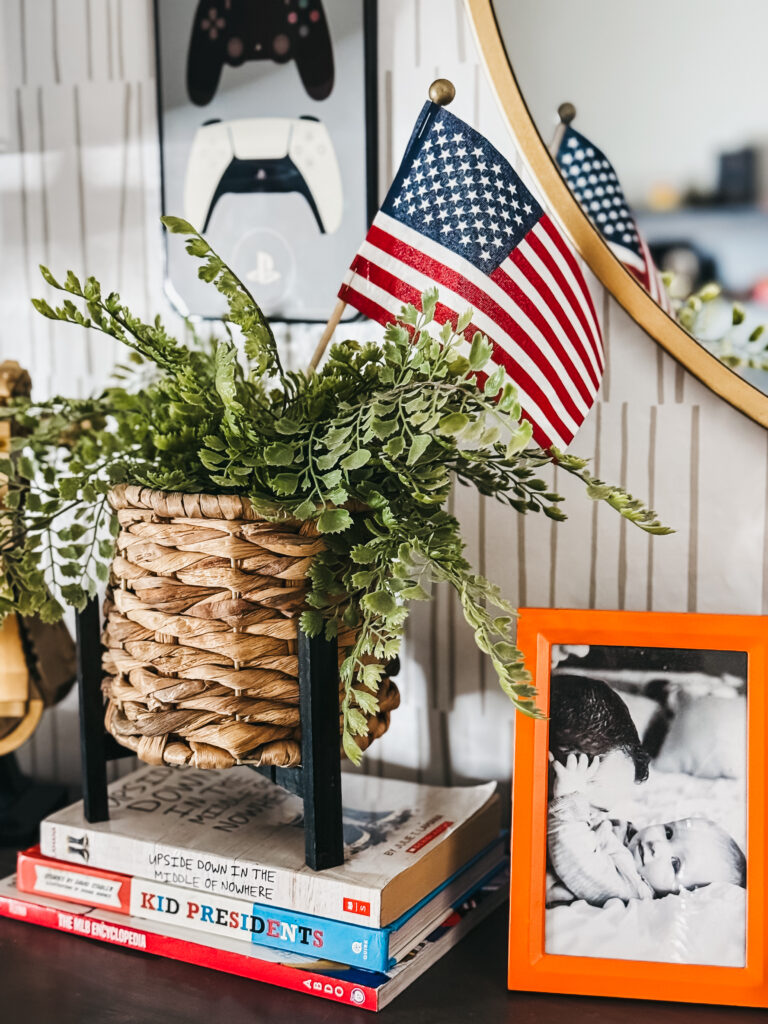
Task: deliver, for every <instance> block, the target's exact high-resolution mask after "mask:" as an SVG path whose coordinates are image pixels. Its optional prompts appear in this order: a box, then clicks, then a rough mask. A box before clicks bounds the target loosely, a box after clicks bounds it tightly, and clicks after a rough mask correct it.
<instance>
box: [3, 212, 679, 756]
mask: <svg viewBox="0 0 768 1024" xmlns="http://www.w3.org/2000/svg"><path fill="white" fill-rule="evenodd" d="M165 224H166V227H167V228H168V229H169V230H170V231H172V232H176V233H180V234H182V235H186V236H188V241H187V251H188V252H189V253H190V254H191V255H192V256H194V257H197V258H198V259H200V260H201V266H200V268H199V275H200V277H201V278H202V279H203V280H205V281H208V282H210V283H211V284H212V285H213V286H214V287H216V288H217V289H218V290H219V292H221V293H222V294H223V295H224V296H225V298H226V300H227V304H228V314H227V316H226V318H225V320H224V323H225V324H226V326H227V331H228V336H227V337H222V338H218V339H212V340H211V341H210V342H208V343H207V344H205V345H198V346H192V347H190V346H187V345H185V344H181V343H180V342H179V341H177V340H175V339H174V338H171V337H170V336H169V335H168V334H167V333H166V331H165V329H164V328H163V326H162V324H161V323H160V320H159V319H157V320H155V322H154V323H153V324H145V323H142V322H141V321H140V320H139V319H137V318H136V317H134V316H133V315H132V314H131V313H130V312H129V310H128V309H127V308H126V307H125V306H124V305H123V303H122V302H121V300H120V297H119V296H118V295H116V294H115V293H111V294H110V295H107V296H105V295H103V293H102V289H101V286H100V285H99V283H98V282H97V281H96V280H95V279H94V278H92V277H91V278H88V280H87V281H86V282H85V283H84V284H81V283H80V281H79V280H78V279H77V278H76V277H75V275H74V274H72V273H71V272H70V273H69V274H68V275H67V277H66V279H65V280H64V282H63V283H62V284H60V283H59V282H58V281H57V280H56V279H55V278H54V277H53V275H52V274H51V273H50V271H48V270H47V269H45V268H42V273H43V276H44V278H45V280H46V281H47V282H48V284H49V285H51V286H52V287H53V288H55V289H58V290H59V291H63V292H64V293H68V294H67V295H66V297H65V298H64V300H63V302H62V304H61V305H60V306H58V307H56V308H54V307H52V306H51V305H49V304H48V302H46V301H45V300H43V299H36V300H33V301H34V305H35V308H36V309H37V310H38V311H39V312H40V313H42V314H43V315H44V316H47V317H50V318H51V319H54V320H62V321H66V322H68V323H74V324H79V325H80V326H82V327H88V328H95V329H97V330H100V331H103V332H105V333H106V334H108V335H111V336H112V337H114V338H116V339H118V340H119V341H121V342H122V343H124V344H125V345H127V346H128V347H129V348H131V349H133V350H134V352H135V353H136V355H137V357H140V358H141V359H142V360H145V361H149V362H150V363H151V364H153V365H154V367H155V368H156V370H157V372H156V375H155V376H154V378H153V379H151V380H150V381H148V382H142V383H141V384H140V386H138V387H131V386H130V381H129V382H128V383H126V384H122V385H120V386H114V387H109V388H107V389H106V390H105V391H104V392H103V393H102V394H100V395H99V396H98V397H96V398H92V399H85V400H72V399H66V398H53V399H51V400H50V401H46V402H42V403H35V402H31V401H29V400H21V401H18V402H16V403H15V405H14V406H13V407H12V408H11V409H10V410H6V413H5V414H6V415H13V417H14V419H15V423H16V428H17V432H18V435H19V436H17V437H16V439H15V442H14V447H15V452H14V454H13V456H12V458H11V459H7V460H4V461H3V462H2V463H0V473H2V474H4V475H5V476H6V477H7V478H8V484H7V487H8V490H7V495H6V498H5V502H6V506H7V512H6V513H4V515H3V517H2V518H1V519H0V555H1V556H2V562H3V564H2V570H3V576H4V590H3V592H2V594H0V614H3V613H7V612H9V611H12V610H18V611H21V612H22V613H24V614H33V613H37V614H40V615H41V616H42V617H43V618H46V619H53V618H56V617H57V616H58V615H60V614H61V606H60V600H62V601H64V602H67V603H69V604H73V605H75V606H76V607H82V606H83V604H84V602H85V601H86V599H87V596H88V595H93V594H95V593H96V591H97V587H98V581H106V580H107V578H108V573H109V562H110V560H111V557H112V554H113V547H114V537H115V535H116V533H117V524H116V519H115V517H114V515H113V514H112V512H111V510H110V508H109V505H108V503H107V494H108V491H109V489H110V487H111V486H112V485H114V484H116V483H118V482H123V481H130V482H133V483H137V484H141V485H145V486H147V487H153V488H160V489H163V490H171V491H185V492H209V493H210V492H214V493H236V494H239V495H245V496H247V497H248V498H250V500H251V501H252V503H253V505H254V506H255V508H256V509H257V511H258V512H260V513H261V514H262V515H264V516H265V517H267V518H269V519H273V520H280V519H282V518H285V517H293V518H294V519H297V520H315V521H316V523H317V528H318V530H319V532H320V533H321V534H323V535H324V537H325V540H326V543H327V550H326V551H325V552H324V553H322V554H320V555H318V556H317V557H316V558H315V559H314V560H313V564H312V568H311V570H310V573H309V577H310V589H309V594H308V597H307V605H308V609H307V610H306V611H305V612H303V614H302V616H301V625H302V628H303V629H304V630H306V631H307V632H308V633H309V634H311V635H316V634H318V633H319V632H321V631H322V630H324V631H325V634H326V636H328V637H332V636H334V635H335V634H336V633H337V631H338V630H339V629H340V628H342V627H343V626H346V627H357V628H358V629H359V632H358V634H357V640H356V642H355V645H354V647H353V649H352V650H351V652H350V654H349V656H348V657H347V658H346V660H345V661H344V663H343V664H342V666H341V677H342V680H343V685H344V698H343V704H342V711H343V719H344V720H343V744H344V749H345V751H346V753H347V755H348V757H349V758H350V759H351V760H352V761H354V762H357V761H359V759H360V750H359V747H358V745H357V744H356V743H355V739H354V738H355V736H358V735H362V734H364V733H365V732H366V729H367V724H366V715H369V714H374V713H375V712H376V711H377V709H378V704H377V700H376V696H375V694H376V692H377V688H378V684H379V680H380V679H381V676H382V674H383V671H384V669H383V667H382V665H383V664H385V663H386V662H387V661H388V660H389V659H390V658H392V657H393V656H394V655H395V654H396V653H397V651H398V649H399V646H400V640H401V636H402V633H403V626H404V623H405V620H406V617H407V614H408V606H409V604H410V602H411V601H413V600H423V599H426V598H428V596H429V586H430V583H431V582H432V581H446V582H448V583H450V585H451V586H452V587H453V588H454V589H455V590H456V592H457V593H458V595H459V598H460V601H461V606H462V609H463V613H464V616H465V618H466V620H467V622H468V623H469V625H470V626H471V627H472V629H473V631H474V636H475V641H476V643H477V645H478V647H479V648H480V649H481V650H483V651H485V652H486V654H487V655H488V657H489V658H490V659H491V662H492V664H493V667H494V669H495V671H496V673H497V675H498V678H499V681H500V683H501V686H502V688H503V690H504V691H505V692H506V693H507V694H508V695H509V696H510V698H511V699H512V701H513V703H514V704H515V705H516V706H517V707H518V708H520V709H521V710H523V711H526V712H528V713H529V714H535V713H536V708H535V702H534V696H535V692H534V689H533V688H532V686H531V684H530V677H529V674H528V673H527V671H526V670H525V668H524V666H523V661H522V657H521V655H520V652H519V651H518V649H517V647H516V646H515V642H514V637H515V634H514V611H513V609H512V608H511V607H510V606H509V605H508V604H507V602H506V601H505V600H504V599H503V597H502V596H501V594H500V592H499V590H498V589H497V588H496V587H495V586H493V585H491V583H489V582H488V581H487V580H486V579H484V578H483V577H481V576H478V575H477V574H475V573H474V572H473V571H472V568H471V566H470V564H469V563H468V562H467V560H466V559H465V558H464V555H463V548H464V544H463V541H462V538H461V535H460V531H459V524H458V522H457V521H456V519H455V518H454V517H453V516H452V515H450V514H449V513H448V512H447V511H446V504H447V500H448V497H449V492H450V489H451V486H452V484H453V482H454V481H458V483H459V484H461V485H472V486H474V487H475V488H476V489H477V490H478V491H479V492H480V493H481V494H484V495H492V496H493V497H495V498H497V499H499V500H500V501H502V502H505V503H506V504H508V505H509V506H510V507H511V509H513V510H514V511H515V512H518V513H527V512H543V513H544V515H546V516H549V517H550V518H551V519H554V520H561V519H564V518H565V515H564V513H563V512H562V510H561V508H560V502H561V501H562V499H561V497H560V495H558V494H556V493H554V492H553V491H551V490H550V489H549V487H548V486H547V484H546V483H544V482H543V481H542V480H541V479H540V478H539V475H538V474H539V471H541V470H542V469H544V468H545V467H547V466H548V465H550V464H551V463H556V464H557V466H558V467H559V468H560V469H561V470H562V471H564V472H566V473H569V474H571V475H573V476H575V477H578V478H579V479H580V480H581V481H582V482H583V483H584V485H585V488H586V492H587V495H588V496H589V497H590V498H593V499H600V500H603V501H606V502H607V503H608V504H609V505H611V506H612V507H613V508H614V509H616V510H617V511H618V512H619V513H620V514H621V515H622V516H624V518H626V519H628V520H630V521H631V522H633V523H636V524H637V525H638V526H640V527H641V528H642V529H644V530H647V531H648V532H649V533H666V532H668V531H667V530H666V528H665V527H663V526H661V525H660V523H659V522H658V520H657V519H656V515H655V513H654V512H652V511H650V510H647V509H645V508H644V507H643V505H642V504H641V503H640V502H638V501H636V500H635V499H633V498H632V497H631V495H629V494H627V493H626V492H625V491H624V490H622V489H621V488H619V487H611V486H609V485H607V484H604V483H603V482H601V481H599V480H596V479H595V478H593V477H592V476H591V475H590V474H589V473H588V471H587V468H586V463H585V462H584V461H583V460H581V459H578V458H575V457H574V456H572V455H565V454H563V453H561V452H559V451H556V450H555V449H551V450H549V451H543V450H542V449H540V448H536V447H532V446H531V445H530V443H529V442H530V440H531V426H530V423H529V422H528V421H526V420H524V419H521V410H520V404H519V402H518V398H517V393H516V390H515V388H514V386H513V385H512V384H511V383H510V382H509V381H508V380H506V378H505V375H504V371H503V370H502V369H500V368H499V369H495V370H493V372H491V373H490V375H489V376H487V377H480V378H479V377H478V375H479V374H481V373H482V371H483V370H484V368H485V367H486V365H487V364H488V362H489V359H490V356H491V346H490V344H489V343H488V341H487V339H486V338H485V337H483V336H482V335H481V334H475V336H474V339H473V341H472V344H471V347H470V348H469V350H468V351H467V352H466V354H463V352H462V344H463V332H464V331H465V330H466V328H467V325H468V324H469V322H470V320H471V315H472V311H471V310H468V311H467V312H466V313H464V314H463V315H462V316H460V317H459V318H458V322H457V323H456V324H450V323H449V324H446V325H445V326H444V327H442V329H441V330H440V331H439V337H433V336H432V334H431V333H430V329H429V328H430V324H431V322H432V318H433V314H434V309H435V304H436V301H437V292H436V291H435V290H430V291H427V292H425V293H424V295H423V296H422V308H421V309H420V310H418V309H416V308H414V307H413V306H404V307H403V309H402V312H401V315H400V318H399V322H398V323H395V324H391V325H390V326H389V327H387V329H386V332H385V341H384V344H383V345H376V344H359V343H357V342H355V341H345V342H342V343H340V344H336V345H334V346H333V347H332V348H331V350H330V354H329V357H328V359H327V360H326V362H325V364H324V366H323V367H322V369H321V370H319V371H318V372H316V373H312V374H310V375H305V374H303V373H300V372H286V371H285V370H284V369H283V367H282V365H281V362H280V356H279V353H278V349H277V345H276V343H275V339H274V336H273V334H272V331H271V329H270V327H269V324H268V323H267V321H266V319H265V318H264V316H263V315H262V313H261V310H260V309H259V306H258V304H257V303H256V301H255V299H254V298H253V296H252V295H251V294H250V293H249V292H248V291H247V289H246V288H245V287H244V285H243V284H242V283H241V282H240V281H239V280H237V278H236V277H235V276H234V274H233V273H232V271H231V270H230V269H229V268H228V267H227V266H226V265H225V264H224V263H223V262H222V260H221V259H219V257H218V256H217V255H216V254H215V253H214V252H213V251H212V250H211V249H210V247H209V246H208V244H207V242H206V241H205V240H204V239H203V238H202V237H201V236H200V235H199V234H197V232H195V231H194V229H193V228H192V227H191V226H190V225H189V224H187V223H186V222H185V221H182V220H179V219H176V218H165ZM76 300H77V301H76ZM232 328H236V329H237V330H238V333H239V338H240V341H241V343H242V347H243V353H242V355H241V354H240V352H239V350H238V347H237V345H236V342H235V338H234V336H233V333H232ZM465 351H466V349H465ZM479 381H482V386H480V384H479ZM373 659H375V660H373Z"/></svg>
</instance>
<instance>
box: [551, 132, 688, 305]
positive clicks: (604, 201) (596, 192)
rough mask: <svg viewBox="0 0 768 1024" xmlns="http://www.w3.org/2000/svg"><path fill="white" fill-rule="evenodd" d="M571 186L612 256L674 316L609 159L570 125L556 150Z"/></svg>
mask: <svg viewBox="0 0 768 1024" xmlns="http://www.w3.org/2000/svg"><path fill="white" fill-rule="evenodd" d="M557 162H558V165H559V167H560V170H561V171H562V173H563V175H564V176H565V180H566V182H567V183H568V187H569V188H570V190H571V192H573V194H574V196H575V197H576V199H577V200H578V202H579V206H581V208H582V210H583V211H584V212H585V213H586V215H587V216H588V217H589V219H590V220H591V221H592V223H593V224H594V225H595V227H596V228H597V229H598V231H599V232H600V234H601V235H602V236H603V238H604V239H605V241H606V242H607V243H608V247H609V248H610V250H611V251H612V252H613V254H614V255H615V256H616V257H617V258H618V259H619V260H620V262H621V263H623V264H624V266H625V267H626V268H627V270H629V271H630V273H632V274H633V275H634V276H635V277H636V278H637V279H638V281H639V282H640V284H641V285H642V286H643V288H645V290H646V291H647V292H648V293H649V295H650V296H651V298H652V299H653V300H654V301H655V302H658V304H659V305H660V306H661V308H662V309H663V310H664V311H665V312H666V313H669V314H670V315H672V304H671V302H670V301H669V294H668V293H667V289H666V287H665V285H664V282H663V281H662V279H661V274H660V273H659V271H658V270H657V268H656V265H655V263H654V262H653V259H652V258H651V254H650V252H649V251H648V246H647V244H646V242H645V239H644V238H643V236H642V235H641V234H640V231H639V230H638V227H637V224H636V223H635V218H634V217H633V216H632V211H631V210H630V208H629V204H628V203H627V200H626V198H625V197H624V192H623V190H622V187H621V185H620V184H619V179H618V176H617V174H616V171H614V169H613V167H612V165H611V162H610V160H608V159H607V158H606V156H605V154H604V153H601V152H600V150H599V149H598V148H597V146H594V145H592V143H591V142H590V141H589V140H588V139H585V138H584V136H583V135H580V134H579V132H577V131H575V130H574V129H573V128H571V126H570V125H569V126H568V127H567V128H566V130H565V134H564V135H563V138H562V140H561V142H560V146H559V148H558V151H557Z"/></svg>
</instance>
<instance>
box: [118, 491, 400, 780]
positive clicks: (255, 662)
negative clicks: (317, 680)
mask: <svg viewBox="0 0 768 1024" xmlns="http://www.w3.org/2000/svg"><path fill="white" fill-rule="evenodd" d="M109 501H110V504H111V505H112V507H113V508H114V509H115V510H116V512H117V516H118V520H119V523H120V532H119V535H118V539H117V549H118V550H117V555H116V557H115V559H114V562H113V564H112V576H111V580H110V587H109V590H108V593H107V600H106V608H105V611H106V624H105V629H104V635H103V641H104V646H105V648H106V649H105V652H104V657H103V662H102V664H103V668H104V672H105V678H104V681H103V684H102V688H103V691H104V694H105V696H106V698H107V712H106V725H107V728H108V730H109V731H110V732H111V733H112V735H113V736H114V737H115V738H116V739H117V740H118V741H119V742H120V743H122V744H123V745H124V746H127V747H129V748H130V749H131V750H134V751H135V752H136V753H137V754H138V756H139V757H140V758H141V759H142V760H144V761H147V762H148V763H150V764H174V765H180V764H190V765H194V766H195V767H198V768H229V767H231V766H233V765H235V764H254V765H265V764H266V765H279V766H282V767H288V766H290V765H294V764H298V763H299V762H300V760H301V725H300V721H299V684H298V671H299V667H298V656H297V629H298V616H299V613H300V612H301V611H302V609H303V608H304V607H305V604H304V600H305V597H306V594H307V582H306V574H307V571H308V569H309V567H310V564H311V561H312V557H313V556H314V555H316V554H318V552H320V551H322V550H323V547H324V545H323V541H322V538H321V537H318V536H317V533H316V529H315V527H314V524H312V523H299V522H287V523H282V522H281V523H279V524H274V523H270V522H267V521H266V520H264V519H261V518H259V516H258V515H257V514H256V512H255V511H254V510H253V508H252V506H251V504H250V502H249V501H248V500H247V499H245V498H240V497H238V496H237V495H206V494H180V493H168V492H164V491H155V490H151V489H149V488H145V487H138V486H134V485H128V484H121V485H119V486H117V487H115V488H114V489H113V490H112V491H111V492H110V495H109ZM354 641H355V633H354V631H353V630H345V631H343V632H340V633H339V637H338V645H339V661H340V662H341V660H342V659H343V658H344V657H345V656H346V654H347V652H348V651H349V649H350V647H351V646H352V644H353V643H354ZM378 696H379V702H380V708H381V710H380V712H379V714H378V715H377V716H371V717H369V718H368V725H369V730H370V733H369V736H368V737H365V738H363V744H361V745H367V744H368V743H369V742H371V740H373V739H375V738H376V737H377V736H380V735H381V734H382V733H384V732H385V731H386V729H387V727H388V725H389V716H390V712H391V711H392V709H394V708H395V707H397V705H398V703H399V700H400V698H399V694H398V691H397V688H396V686H395V685H394V683H392V682H391V680H389V679H386V678H385V679H384V680H382V683H381V686H380V689H379V691H378ZM339 721H340V727H341V716H340V719H339Z"/></svg>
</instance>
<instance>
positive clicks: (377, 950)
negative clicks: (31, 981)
mask: <svg viewBox="0 0 768 1024" xmlns="http://www.w3.org/2000/svg"><path fill="white" fill-rule="evenodd" d="M507 845H508V843H507V839H506V837H505V836H504V835H502V836H499V838H498V839H497V840H496V841H495V842H493V843H491V844H490V845H489V846H487V847H486V848H485V849H484V850H481V851H480V853H478V854H477V855H476V856H475V857H473V858H472V859H471V860H470V861H468V862H467V863H466V864H465V865H464V866H463V867H462V868H461V869H460V870H459V871H456V872H454V874H452V875H451V876H450V877H449V878H447V879H446V880H445V881H444V882H442V883H441V884H440V885H438V886H436V887H435V888H434V889H433V890H432V892H430V893H429V894H428V895H427V896H425V897H424V898H423V899H421V900H419V902H418V903H416V904H415V905H414V906H412V907H411V908H410V910H407V911H406V912H405V913H404V914H401V915H400V917H398V918H397V919H396V920H395V921H393V922H392V923H391V924H389V925H386V926H384V927H383V928H367V927H364V926H363V925H358V924H348V923H346V922H343V921H336V920H333V919H331V918H326V917H319V916H317V915H313V914H303V913H299V912H298V911H295V910H286V909H283V908H281V907H276V906H274V905H272V904H264V903H253V902H251V901H249V900H244V899H238V898H233V897H229V896H221V895H218V894H217V895H211V894H208V893H202V892H198V891H195V890H191V889H188V888H183V887H181V886H178V885H172V884H169V883H167V882H163V881H149V880H147V879H144V878H139V877H137V876H129V875H124V874H118V873H116V872H109V871H105V870H104V869H100V868H96V867H92V866H90V865H85V864H83V865H80V864H78V865H74V864H69V863H66V862H64V861H56V860H52V859H51V858H48V857H45V856H43V855H41V854H40V852H39V849H34V850H27V851H25V852H24V853H21V854H19V864H18V873H17V877H18V881H17V885H18V887H19V889H20V890H22V891H25V892H33V893H36V894H38V895H45V896H53V897H57V898H58V899H64V900H67V901H73V902H77V903H82V904H86V903H87V904H90V905H91V906H93V907H101V908H104V909H109V910H112V911H116V912H118V913H127V914H130V915H131V916H132V917H134V918H139V919H143V920H146V921H155V922H164V923H165V924H167V925H175V926H176V927H181V928H184V929H189V930H190V931H196V932H205V933H207V934H208V935H218V936H219V938H222V939H224V938H226V939H239V940H241V941H245V942H248V943H250V944H251V945H253V946H259V947H264V946H267V947H269V948H271V949H275V950H280V951H282V952H286V953H299V954H301V955H303V956H309V957H312V958H313V959H315V960H323V961H334V962H336V963H340V964H346V965H349V966H352V967H360V968H363V969H364V970H366V971H378V972H381V973H386V972H387V971H389V970H390V969H391V968H392V967H394V966H395V965H396V964H397V963H398V962H399V961H400V960H401V959H402V958H403V957H405V956H406V955H407V954H408V953H409V952H410V951H411V950H412V949H414V947H416V946H418V945H419V943H420V942H422V941H423V940H424V939H425V938H426V937H427V936H428V935H430V933H431V932H432V931H434V929H435V928H436V927H437V926H438V925H439V924H440V923H441V922H443V921H444V920H445V918H446V917H447V916H448V915H449V914H450V913H451V911H452V910H453V909H455V908H457V907H459V906H461V904H462V903H463V902H464V901H465V900H466V898H467V896H468V894H470V893H471V892H473V891H474V890H476V889H477V888H478V886H482V885H483V884H484V883H485V881H486V880H487V879H488V878H489V877H491V876H492V875H494V874H495V873H497V872H498V870H499V867H500V865H501V864H502V863H504V861H505V859H506V856H507ZM255 952H256V951H255V950H254V953H255Z"/></svg>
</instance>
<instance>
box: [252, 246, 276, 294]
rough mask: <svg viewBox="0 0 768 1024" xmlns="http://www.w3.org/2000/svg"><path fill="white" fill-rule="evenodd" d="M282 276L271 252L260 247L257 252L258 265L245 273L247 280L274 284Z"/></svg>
mask: <svg viewBox="0 0 768 1024" xmlns="http://www.w3.org/2000/svg"><path fill="white" fill-rule="evenodd" d="M282 276H283V275H282V274H281V273H280V271H279V270H277V268H276V267H275V260H274V257H273V256H272V254H271V253H268V252H265V251H264V249H259V251H258V252H257V253H256V265H255V266H253V267H251V269H250V270H249V271H248V272H247V274H246V275H245V277H246V280H248V281H253V282H254V283H255V284H262V285H265V284H274V282H275V281H279V280H280V278H281V277H282Z"/></svg>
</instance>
